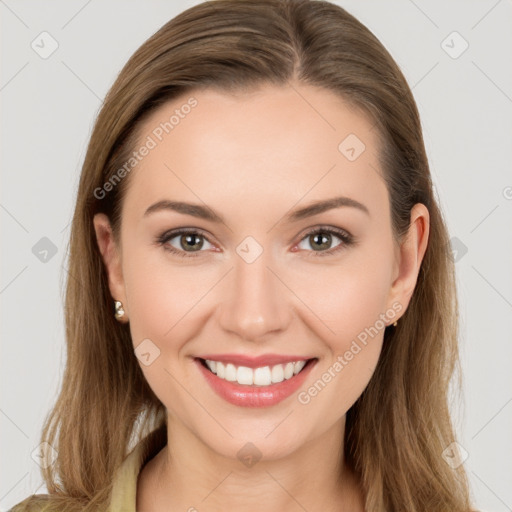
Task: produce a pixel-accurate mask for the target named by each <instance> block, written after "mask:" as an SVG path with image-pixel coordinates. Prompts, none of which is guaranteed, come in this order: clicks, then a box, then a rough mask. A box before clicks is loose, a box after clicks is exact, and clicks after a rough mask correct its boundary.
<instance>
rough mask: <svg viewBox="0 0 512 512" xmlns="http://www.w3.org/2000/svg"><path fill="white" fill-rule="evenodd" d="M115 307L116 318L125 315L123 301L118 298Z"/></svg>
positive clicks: (118, 318)
mask: <svg viewBox="0 0 512 512" xmlns="http://www.w3.org/2000/svg"><path fill="white" fill-rule="evenodd" d="M114 307H115V317H116V320H120V319H121V318H123V316H124V309H123V303H122V302H121V301H120V300H116V301H115V302H114Z"/></svg>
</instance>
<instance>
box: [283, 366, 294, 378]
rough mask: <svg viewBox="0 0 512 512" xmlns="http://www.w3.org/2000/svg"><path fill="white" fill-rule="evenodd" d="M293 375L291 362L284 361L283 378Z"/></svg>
mask: <svg viewBox="0 0 512 512" xmlns="http://www.w3.org/2000/svg"><path fill="white" fill-rule="evenodd" d="M291 377H293V363H286V366H285V367H284V378H285V379H289V378H291Z"/></svg>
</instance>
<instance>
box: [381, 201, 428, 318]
mask: <svg viewBox="0 0 512 512" xmlns="http://www.w3.org/2000/svg"><path fill="white" fill-rule="evenodd" d="M429 232H430V215H429V212H428V209H427V207H426V206H425V205H424V204H421V203H417V204H415V205H414V207H413V208H412V210H411V223H410V227H409V230H408V232H407V234H406V236H405V238H404V240H403V242H402V244H401V246H400V247H399V248H398V249H397V256H396V266H395V269H397V270H395V274H397V275H396V278H395V280H394V281H393V285H392V287H391V292H390V297H389V299H390V303H389V304H388V306H390V307H391V305H392V304H393V303H396V302H398V303H399V304H401V305H402V307H403V312H402V314H403V313H404V312H405V310H406V309H407V307H408V305H409V302H410V300H411V297H412V294H413V292H414V288H415V286H416V282H417V280H418V274H419V272H420V266H421V262H422V261H423V256H424V255H425V251H426V250H427V244H428V238H429Z"/></svg>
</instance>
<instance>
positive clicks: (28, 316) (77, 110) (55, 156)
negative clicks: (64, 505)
mask: <svg viewBox="0 0 512 512" xmlns="http://www.w3.org/2000/svg"><path fill="white" fill-rule="evenodd" d="M197 3H199V2H197V1H195V2H194V1H189V2H185V1H179V2H170V1H156V0H153V1H147V0H146V1H142V0H137V1H135V0H132V1H121V0H117V1H112V0H109V1H108V2H107V1H103V2H100V1H98V0H89V1H84V0H72V1H69V0H67V1H64V0H61V1H52V2H44V5H43V2H36V1H35V0H33V1H22V0H20V1H14V0H5V1H2V0H0V14H1V38H2V41H1V42H2V66H1V78H0V87H1V94H0V100H1V102H2V113H3V115H2V119H1V130H2V133H1V135H2V137H1V139H2V142H3V147H2V153H1V155H2V188H1V196H0V220H1V226H2V265H1V276H0V300H1V305H2V310H1V311H2V321H1V324H0V328H1V343H2V345H1V360H0V365H1V366H0V379H1V388H0V390H1V397H0V429H1V433H2V435H1V448H0V450H1V451H0V454H1V455H0V457H1V459H0V510H7V509H8V508H9V507H10V506H12V505H13V504H15V503H16V502H18V501H20V500H21V499H23V498H24V497H26V496H28V495H29V494H32V493H34V492H46V489H45V487H44V485H42V479H41V477H40V474H39V466H38V465H37V463H36V462H35V460H34V459H33V458H32V457H31V454H32V453H33V452H34V450H36V448H37V446H38V444H39V436H40V430H41V426H42V422H43V418H44V416H45V415H46V413H47V412H48V410H49V408H50V407H51V405H52V403H53V401H54V398H55V396H56V392H57V389H58V386H59V384H60V382H61V376H62V370H63V366H64V356H65V351H64V331H63V309H62V296H63V293H62V291H63V283H64V280H65V279H66V278H67V271H66V254H65V253H66V244H67V238H68V236H69V222H70V219H71V215H72V207H73V202H74V197H75V193H76V187H77V183H78V177H79V172H80V166H81V163H82V161H83V158H84V154H85V149H86V144H87V141H88V138H89V136H90V132H91V128H92V123H93V120H94V118H95V116H96V115H97V113H98V110H99V108H100V105H101V101H102V99H103V97H104V96H105V94H106V92H107V90H108V88H109V87H110V85H111V84H112V82H113V80H114V79H115V77H116V75H117V73H118V72H119V71H120V69H121V68H122V66H123V65H124V63H125V62H126V60H127V59H128V58H129V56H130V55H131V54H132V53H133V52H134V51H135V50H136V48H137V47H138V46H140V44H141V43H142V42H143V41H144V40H145V39H147V38H148V37H149V36H150V35H151V34H152V33H153V32H155V31H156V30H157V29H158V28H160V26H161V25H163V24H164V23H165V22H166V21H167V20H169V19H170V18H172V17H174V16H175V15H176V14H178V13H179V12H181V11H183V10H184V9H186V8H188V7H191V6H192V5H195V4H197ZM337 3H339V4H340V5H341V6H343V7H345V8H346V9H347V10H348V11H349V12H351V13H352V14H354V15H355V16H356V17H358V18H359V19H360V20H361V21H362V22H363V23H364V24H366V25H367V26H368V27H369V28H370V29H371V30H372V31H373V32H374V33H375V35H376V36H377V37H379V39H380V40H381V41H382V42H383V44H384V45H385V46H386V47H387V48H388V50H389V51H390V52H391V54H392V55H393V57H394V58H395V59H396V61H397V62H398V64H399V65H400V66H401V68H402V70H403V72H404V74H405V76H406V78H407V80H408V82H409V84H410V86H411V87H412V89H413V93H414V95H415V98H416V100H417V102H418V106H419V109H420V114H421V116H422V123H423V127H424V136H425V143H426V146H427V151H428V155H429V160H430V163H431V169H432V173H433V178H434V182H435V187H436V191H437V193H438V195H439V198H440V204H441V207H442V209H443V211H444V213H445V215H446V219H447V223H448V227H449V230H450V234H451V236H452V237H453V241H452V247H454V248H455V249H456V251H454V255H456V261H457V265H456V268H457V276H458V277H457V279H458V284H459V299H460V306H461V351H462V365H463V375H464V394H463V395H462V397H461V399H460V401H454V403H453V406H452V411H453V415H454V419H455V423H456V428H457V429H458V432H459V442H460V444H461V445H462V446H463V447H464V449H465V450H466V451H467V453H468V458H467V459H466V460H465V462H464V464H465V467H466V468H467V471H468V474H469V477H470V479H471V485H472V491H473V494H474V497H475V503H476V505H477V506H478V507H479V508H480V509H481V510H487V511H491V510H492V511H505V510H512V508H511V507H512V486H511V485H510V483H511V482H512V457H511V454H512V439H511V435H510V432H512V429H511V425H512V403H511V402H512V385H511V384H512V375H511V374H512V372H511V371H510V365H511V362H512V357H511V356H512V343H511V341H512V339H511V335H510V332H511V329H512V314H511V313H512V279H511V274H512V270H511V268H512V265H511V262H512V259H511V255H512V237H511V233H512V231H511V227H512V222H511V221H512V173H511V159H512V155H511V151H510V147H511V141H512V139H511V135H512V133H511V132H512V116H511V113H512V70H511V66H510V63H511V62H512V59H511V53H512V30H511V21H512V3H511V1H510V0H500V1H496V0H481V1H475V0H473V1H467V0H466V1H450V2H447V1H441V0H437V1H426V0H415V1H412V0H397V1H387V2H383V1H366V2H358V1H357V0H351V1H348V0H347V1H345V0H343V1H339V2H337ZM43 31H47V32H48V33H49V34H51V37H52V38H53V39H54V40H55V41H57V43H58V48H57V50H56V51H55V52H54V53H53V54H52V55H50V56H49V57H48V58H45V59H44V58H42V57H41V56H40V54H39V53H37V52H36V51H35V50H34V49H33V48H32V47H31V43H32V41H35V43H34V45H37V44H39V48H38V51H40V52H41V51H42V48H41V47H42V46H43V44H44V48H45V49H46V50H48V49H50V48H51V46H50V43H51V41H50V39H48V38H47V39H45V40H44V43H43V42H41V37H48V36H39V34H41V32H43ZM454 31H456V32H458V33H459V34H460V36H461V37H459V36H457V35H453V34H452V33H453V32H454ZM443 41H445V42H444V43H443ZM464 41H467V43H468V44H469V47H468V48H467V50H466V51H464V52H463V53H461V54H460V55H458V54H459V53H460V52H461V50H462V49H463V48H464V45H465V43H464ZM450 53H451V55H450ZM454 57H457V58H454ZM44 237H46V238H47V239H49V240H46V239H45V240H42V241H41V239H42V238H44ZM49 241H50V242H49ZM52 246H54V247H52ZM34 247H35V249H34ZM52 249H53V251H56V253H55V254H53V252H52ZM45 250H47V251H48V252H47V253H45V252H44V251H45Z"/></svg>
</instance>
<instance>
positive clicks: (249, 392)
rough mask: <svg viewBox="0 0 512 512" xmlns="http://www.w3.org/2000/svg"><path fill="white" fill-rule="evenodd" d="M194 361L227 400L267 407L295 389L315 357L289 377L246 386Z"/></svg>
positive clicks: (215, 389)
mask: <svg viewBox="0 0 512 512" xmlns="http://www.w3.org/2000/svg"><path fill="white" fill-rule="evenodd" d="M195 363H196V364H197V365H198V367H199V370H200V371H201V373H202V374H203V375H204V378H205V379H206V381H207V382H208V384H210V386H211V387H212V389H213V390H214V391H215V392H216V393H217V394H218V395H219V396H220V397H222V398H224V400H226V401H227V402H229V403H231V404H233V405H238V406H242V407H268V406H271V405H276V404H278V403H279V402H281V401H283V400H285V399H286V398H288V397H289V396H290V395H291V394H293V393H294V392H295V391H297V389H298V388H299V387H300V386H301V385H302V383H303V382H304V380H305V379H306V377H307V376H308V375H309V373H310V372H311V369H312V368H313V366H314V365H315V364H316V359H315V360H313V361H310V362H308V364H307V365H306V366H305V367H304V368H303V370H302V371H301V372H299V373H298V374H297V375H294V376H293V377H292V378H291V379H288V380H283V381H282V382H277V383H275V384H271V385H270V386H254V385H253V386H247V385H242V384H238V383H237V382H230V381H227V380H224V379H221V378H219V377H217V375H215V374H214V373H213V372H211V371H210V370H208V369H207V368H205V367H204V366H203V364H202V363H201V361H200V360H199V359H196V360H195Z"/></svg>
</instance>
